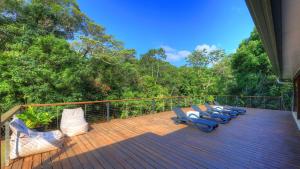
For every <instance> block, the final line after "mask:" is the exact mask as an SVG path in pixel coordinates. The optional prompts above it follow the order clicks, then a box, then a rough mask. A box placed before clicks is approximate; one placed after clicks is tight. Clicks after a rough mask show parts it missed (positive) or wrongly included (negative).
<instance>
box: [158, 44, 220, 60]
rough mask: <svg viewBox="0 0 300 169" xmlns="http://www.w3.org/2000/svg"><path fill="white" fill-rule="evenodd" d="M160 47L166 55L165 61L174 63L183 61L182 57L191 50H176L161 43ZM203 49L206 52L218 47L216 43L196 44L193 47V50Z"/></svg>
mask: <svg viewBox="0 0 300 169" xmlns="http://www.w3.org/2000/svg"><path fill="white" fill-rule="evenodd" d="M161 48H163V49H164V50H165V52H166V55H167V61H169V62H171V63H174V62H177V63H178V62H179V61H182V62H184V59H185V58H186V57H187V56H188V55H190V54H191V53H192V51H189V50H178V49H174V48H172V47H171V46H168V45H162V46H161ZM203 49H206V50H207V52H211V51H213V50H216V49H218V48H217V46H216V45H208V44H201V45H197V46H196V47H195V50H203Z"/></svg>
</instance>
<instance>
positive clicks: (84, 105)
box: [84, 104, 87, 117]
mask: <svg viewBox="0 0 300 169" xmlns="http://www.w3.org/2000/svg"><path fill="white" fill-rule="evenodd" d="M86 108H87V106H86V104H84V117H85V116H86Z"/></svg>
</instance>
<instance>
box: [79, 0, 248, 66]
mask: <svg viewBox="0 0 300 169" xmlns="http://www.w3.org/2000/svg"><path fill="white" fill-rule="evenodd" d="M78 3H79V6H80V8H81V10H82V11H83V12H84V13H85V14H87V15H88V16H89V17H90V18H91V19H93V20H94V21H95V22H96V23H98V24H100V25H102V26H104V27H105V28H106V32H107V33H108V34H111V35H113V36H114V37H115V38H116V39H117V40H120V41H122V42H124V45H125V47H126V48H134V49H136V51H137V53H138V55H139V54H142V53H145V52H146V51H147V50H149V49H151V48H159V47H163V48H164V49H165V50H166V52H167V55H168V58H167V60H168V61H169V62H171V63H172V64H174V65H176V66H181V65H184V64H185V61H184V60H185V57H186V56H187V55H188V54H189V53H190V52H191V51H193V50H195V49H199V48H208V49H213V48H222V49H225V51H226V52H227V53H232V52H234V51H235V50H236V48H237V47H238V44H239V43H240V42H241V41H242V40H243V39H245V38H247V37H248V36H249V35H250V32H251V31H252V30H253V28H254V24H253V22H252V19H251V17H250V14H249V12H248V9H247V7H246V4H245V1H244V0H97V1H96V0H79V1H78Z"/></svg>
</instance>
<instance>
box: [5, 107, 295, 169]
mask: <svg viewBox="0 0 300 169" xmlns="http://www.w3.org/2000/svg"><path fill="white" fill-rule="evenodd" d="M174 116H175V115H174V113H172V112H162V113H157V114H151V115H146V116H140V117H134V118H130V119H124V120H122V119H116V120H112V121H110V122H105V123H99V124H93V125H91V129H90V131H89V132H88V133H87V134H84V135H80V136H76V137H72V138H68V139H66V140H65V144H64V147H63V149H61V150H57V151H51V152H46V153H42V154H36V155H33V156H29V157H25V158H21V159H18V160H15V161H12V162H11V164H10V166H9V167H7V168H25V169H27V168H136V169H140V168H300V144H299V140H300V132H299V131H297V127H296V124H295V123H294V121H293V118H292V115H291V113H290V112H285V111H276V110H266V109H248V110H247V114H246V115H244V116H239V117H237V118H236V119H233V120H231V122H229V123H228V124H225V125H220V126H219V127H218V128H217V129H216V130H215V131H213V132H211V133H204V132H201V131H200V130H198V129H197V128H195V127H192V126H186V125H184V124H179V125H176V124H174V122H173V121H172V120H171V118H172V117H174Z"/></svg>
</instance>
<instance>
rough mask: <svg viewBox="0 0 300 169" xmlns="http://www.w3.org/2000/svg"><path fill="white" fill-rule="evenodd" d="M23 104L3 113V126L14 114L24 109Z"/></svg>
mask: <svg viewBox="0 0 300 169" xmlns="http://www.w3.org/2000/svg"><path fill="white" fill-rule="evenodd" d="M22 107H23V106H22V105H17V106H15V107H13V108H11V109H9V110H8V111H7V112H6V113H4V114H2V115H1V124H0V125H1V126H2V125H3V124H4V123H5V122H6V121H7V120H9V119H10V118H11V117H12V116H13V115H15V114H16V113H17V112H19V111H20V110H21V109H22Z"/></svg>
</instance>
